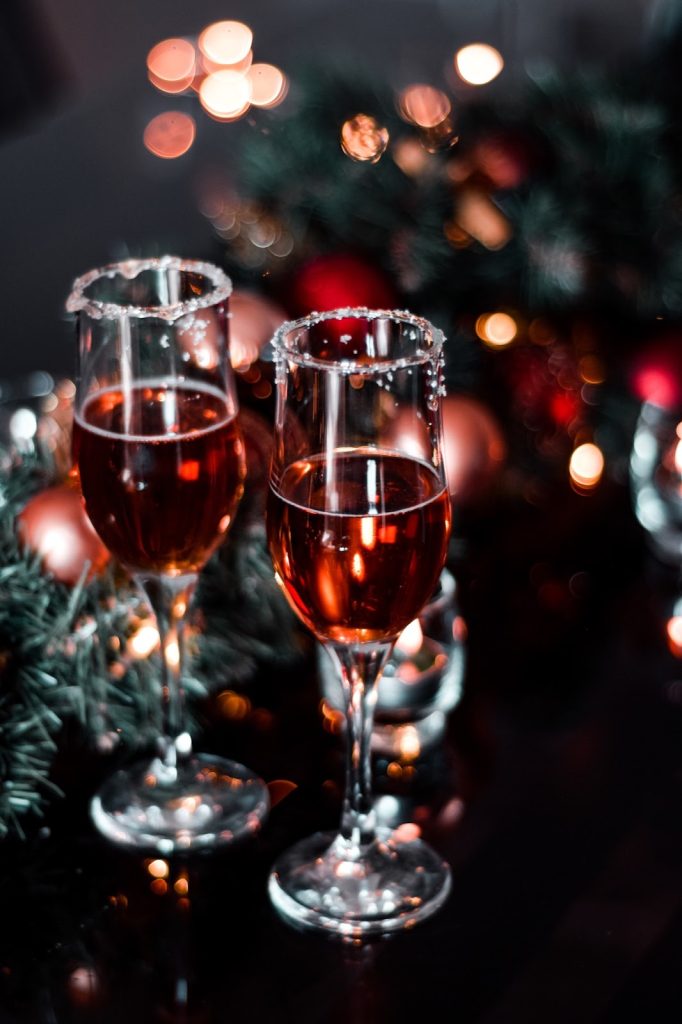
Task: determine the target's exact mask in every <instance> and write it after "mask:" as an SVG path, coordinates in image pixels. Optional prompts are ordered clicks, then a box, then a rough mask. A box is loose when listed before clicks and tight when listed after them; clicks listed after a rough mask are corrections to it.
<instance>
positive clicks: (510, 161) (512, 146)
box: [471, 132, 534, 189]
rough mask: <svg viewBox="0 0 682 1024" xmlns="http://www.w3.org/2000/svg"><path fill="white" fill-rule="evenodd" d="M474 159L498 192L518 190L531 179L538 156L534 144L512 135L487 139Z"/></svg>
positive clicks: (478, 144) (480, 143)
mask: <svg viewBox="0 0 682 1024" xmlns="http://www.w3.org/2000/svg"><path fill="white" fill-rule="evenodd" d="M471 160H472V163H473V165H474V166H475V167H476V169H477V170H478V171H479V172H480V173H481V174H483V175H484V176H485V177H486V178H487V179H488V181H489V182H490V184H491V185H492V187H493V188H494V189H512V188H518V187H519V186H520V185H522V184H523V183H524V181H525V180H526V179H527V177H528V175H529V173H530V169H531V166H532V164H533V162H534V155H533V154H532V152H531V147H530V143H528V142H527V141H525V140H523V139H522V138H521V137H520V136H514V135H512V134H510V133H505V134H503V133H501V132H499V133H496V134H492V135H487V136H483V137H482V138H480V139H479V140H478V141H477V142H476V143H475V144H474V147H473V152H472V154H471Z"/></svg>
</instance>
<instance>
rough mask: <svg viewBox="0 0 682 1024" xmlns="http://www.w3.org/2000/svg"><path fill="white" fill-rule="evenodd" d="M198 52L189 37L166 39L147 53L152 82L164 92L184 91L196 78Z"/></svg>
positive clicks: (148, 69)
mask: <svg viewBox="0 0 682 1024" xmlns="http://www.w3.org/2000/svg"><path fill="white" fill-rule="evenodd" d="M195 64H196V53H195V50H194V47H193V46H192V44H191V43H190V42H189V40H187V39H164V40H163V42H161V43H157V44H156V46H154V47H152V49H151V50H150V51H149V53H148V54H147V71H148V73H149V78H150V80H151V82H152V83H153V84H154V85H155V86H156V88H157V89H161V90H162V92H171V93H175V92H183V91H184V90H185V89H187V88H189V86H190V85H191V84H192V79H193V78H194V68H195Z"/></svg>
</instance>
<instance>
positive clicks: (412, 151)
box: [391, 138, 429, 178]
mask: <svg viewBox="0 0 682 1024" xmlns="http://www.w3.org/2000/svg"><path fill="white" fill-rule="evenodd" d="M391 153H392V156H393V159H394V160H395V162H396V163H397V165H398V167H399V168H400V170H401V171H402V172H403V174H407V176H408V177H410V178H418V177H419V175H420V174H422V173H423V172H424V171H425V170H426V167H427V165H428V162H429V156H428V153H427V151H426V150H425V149H424V147H423V146H422V144H421V143H420V142H418V141H417V139H409V138H408V139H398V141H397V142H396V144H395V145H394V146H393V147H392V151H391Z"/></svg>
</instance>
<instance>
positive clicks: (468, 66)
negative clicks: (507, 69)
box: [455, 43, 504, 85]
mask: <svg viewBox="0 0 682 1024" xmlns="http://www.w3.org/2000/svg"><path fill="white" fill-rule="evenodd" d="M503 67H504V60H503V58H502V54H501V53H500V52H499V50H496V49H495V47H494V46H488V44H487V43H471V44H470V45H469V46H463V47H462V48H461V50H458V51H457V53H456V54H455V70H456V71H457V74H458V75H459V77H460V78H461V79H462V81H463V82H467V83H468V84H469V85H487V84H488V82H492V80H493V79H494V78H497V76H498V75H499V73H500V72H501V71H502V68H503Z"/></svg>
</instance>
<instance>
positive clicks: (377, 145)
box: [341, 114, 389, 164]
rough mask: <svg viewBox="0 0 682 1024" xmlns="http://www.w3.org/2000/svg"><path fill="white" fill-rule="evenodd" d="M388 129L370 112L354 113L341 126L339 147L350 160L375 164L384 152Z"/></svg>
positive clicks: (386, 144)
mask: <svg viewBox="0 0 682 1024" xmlns="http://www.w3.org/2000/svg"><path fill="white" fill-rule="evenodd" d="M388 139H389V135H388V129H387V128H384V127H383V126H382V125H380V124H379V122H378V121H377V119H376V118H375V117H372V116H371V115H370V114H356V115H355V117H351V118H349V119H348V120H347V121H344V123H343V125H342V127H341V149H342V150H343V151H344V153H345V154H346V156H349V157H350V158H351V160H357V161H358V162H359V163H370V164H376V163H377V162H378V161H379V160H380V159H381V157H382V156H383V155H384V153H385V152H386V147H387V146H388Z"/></svg>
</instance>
